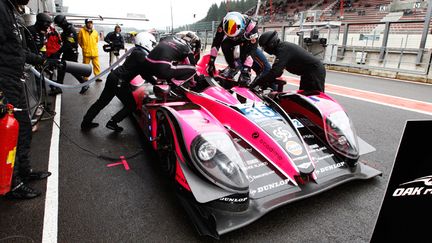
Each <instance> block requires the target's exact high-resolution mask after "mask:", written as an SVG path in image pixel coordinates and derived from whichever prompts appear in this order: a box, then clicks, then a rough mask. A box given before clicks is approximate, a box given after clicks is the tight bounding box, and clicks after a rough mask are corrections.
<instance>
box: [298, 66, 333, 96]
mask: <svg viewBox="0 0 432 243" xmlns="http://www.w3.org/2000/svg"><path fill="white" fill-rule="evenodd" d="M325 78H326V70H325V67H324V65H323V64H322V63H318V64H314V65H312V66H311V68H310V69H309V72H307V73H306V74H304V75H301V77H300V87H299V89H300V90H306V91H313V90H319V91H321V92H324V83H325Z"/></svg>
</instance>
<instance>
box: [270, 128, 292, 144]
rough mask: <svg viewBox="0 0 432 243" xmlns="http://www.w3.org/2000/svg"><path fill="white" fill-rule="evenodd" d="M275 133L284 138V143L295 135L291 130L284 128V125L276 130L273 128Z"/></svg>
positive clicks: (276, 135)
mask: <svg viewBox="0 0 432 243" xmlns="http://www.w3.org/2000/svg"><path fill="white" fill-rule="evenodd" d="M273 135H274V136H275V137H277V138H279V139H282V142H284V143H286V142H287V141H288V139H290V138H292V137H293V135H292V134H291V132H290V131H287V130H285V129H283V128H282V127H278V128H277V129H276V130H273Z"/></svg>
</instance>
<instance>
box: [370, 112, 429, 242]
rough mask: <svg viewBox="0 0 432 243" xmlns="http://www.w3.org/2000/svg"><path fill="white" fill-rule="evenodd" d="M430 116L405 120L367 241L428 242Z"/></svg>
mask: <svg viewBox="0 0 432 243" xmlns="http://www.w3.org/2000/svg"><path fill="white" fill-rule="evenodd" d="M431 135H432V120H430V121H426V120H424V121H408V122H407V123H406V126H405V131H404V134H403V136H402V139H401V142H400V145H399V149H398V153H397V155H396V159H395V163H394V165H393V170H392V173H391V176H390V180H389V183H388V185H387V190H386V193H385V196H384V200H383V203H382V205H381V210H380V213H379V215H378V220H377V222H376V224H375V229H374V232H373V235H372V239H371V242H432V231H431V230H432V224H431V221H430V220H431V219H432V140H431Z"/></svg>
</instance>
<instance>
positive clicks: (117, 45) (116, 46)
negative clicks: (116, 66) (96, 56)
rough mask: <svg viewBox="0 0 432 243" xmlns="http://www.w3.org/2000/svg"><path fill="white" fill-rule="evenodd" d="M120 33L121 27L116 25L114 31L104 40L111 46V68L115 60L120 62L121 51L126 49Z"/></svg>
mask: <svg viewBox="0 0 432 243" xmlns="http://www.w3.org/2000/svg"><path fill="white" fill-rule="evenodd" d="M120 32H121V27H120V25H116V26H115V28H114V31H112V32H109V33H108V34H107V35H106V36H105V39H104V40H105V42H106V43H108V44H110V45H111V51H110V58H109V64H110V66H111V65H112V64H113V63H114V59H115V60H116V61H118V59H119V55H120V50H122V49H125V47H124V39H123V36H122V35H121V33H120Z"/></svg>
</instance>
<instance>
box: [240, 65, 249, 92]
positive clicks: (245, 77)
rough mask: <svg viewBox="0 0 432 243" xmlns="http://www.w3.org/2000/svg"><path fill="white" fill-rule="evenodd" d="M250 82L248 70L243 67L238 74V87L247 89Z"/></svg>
mask: <svg viewBox="0 0 432 243" xmlns="http://www.w3.org/2000/svg"><path fill="white" fill-rule="evenodd" d="M250 82H251V76H250V68H248V67H244V68H243V69H242V70H241V72H240V76H239V79H238V85H239V86H240V87H248V86H249V84H250Z"/></svg>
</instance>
